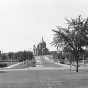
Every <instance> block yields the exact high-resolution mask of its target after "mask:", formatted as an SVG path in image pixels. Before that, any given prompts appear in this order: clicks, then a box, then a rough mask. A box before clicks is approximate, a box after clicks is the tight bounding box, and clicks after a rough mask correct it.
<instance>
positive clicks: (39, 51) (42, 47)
mask: <svg viewBox="0 0 88 88" xmlns="http://www.w3.org/2000/svg"><path fill="white" fill-rule="evenodd" d="M33 54H34V55H47V54H49V50H48V49H47V48H46V42H45V41H44V40H43V37H42V41H41V42H40V43H39V44H38V45H37V47H36V46H35V45H34V46H33Z"/></svg>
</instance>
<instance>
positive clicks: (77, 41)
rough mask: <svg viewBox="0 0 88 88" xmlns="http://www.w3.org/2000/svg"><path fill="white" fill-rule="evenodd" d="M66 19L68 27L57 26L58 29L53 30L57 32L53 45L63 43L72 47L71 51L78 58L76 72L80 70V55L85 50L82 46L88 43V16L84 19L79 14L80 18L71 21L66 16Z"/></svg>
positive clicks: (59, 45) (58, 45)
mask: <svg viewBox="0 0 88 88" xmlns="http://www.w3.org/2000/svg"><path fill="white" fill-rule="evenodd" d="M66 21H67V25H68V28H62V27H60V26H57V29H58V30H53V32H55V34H54V39H53V42H52V45H55V46H57V47H61V45H62V44H63V45H64V46H65V45H66V46H69V47H70V48H71V51H70V52H71V53H72V54H73V55H74V57H75V59H76V62H77V67H76V72H78V58H79V55H80V53H83V52H84V50H83V48H82V47H83V46H87V45H88V18H87V19H83V18H82V17H81V16H78V18H76V19H71V21H70V20H68V19H67V18H66Z"/></svg>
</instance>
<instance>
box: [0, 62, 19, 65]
mask: <svg viewBox="0 0 88 88" xmlns="http://www.w3.org/2000/svg"><path fill="white" fill-rule="evenodd" d="M0 63H6V64H7V66H10V65H11V62H0ZM16 63H18V62H12V65H13V64H16Z"/></svg>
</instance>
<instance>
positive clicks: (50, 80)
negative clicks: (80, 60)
mask: <svg viewBox="0 0 88 88" xmlns="http://www.w3.org/2000/svg"><path fill="white" fill-rule="evenodd" d="M0 88H88V71H85V70H84V71H79V72H78V73H76V72H75V71H60V70H59V71H55V70H54V71H30V70H29V71H7V72H3V71H1V72H0Z"/></svg>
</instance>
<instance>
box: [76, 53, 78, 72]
mask: <svg viewBox="0 0 88 88" xmlns="http://www.w3.org/2000/svg"><path fill="white" fill-rule="evenodd" d="M76 63H77V65H76V72H78V55H76Z"/></svg>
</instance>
